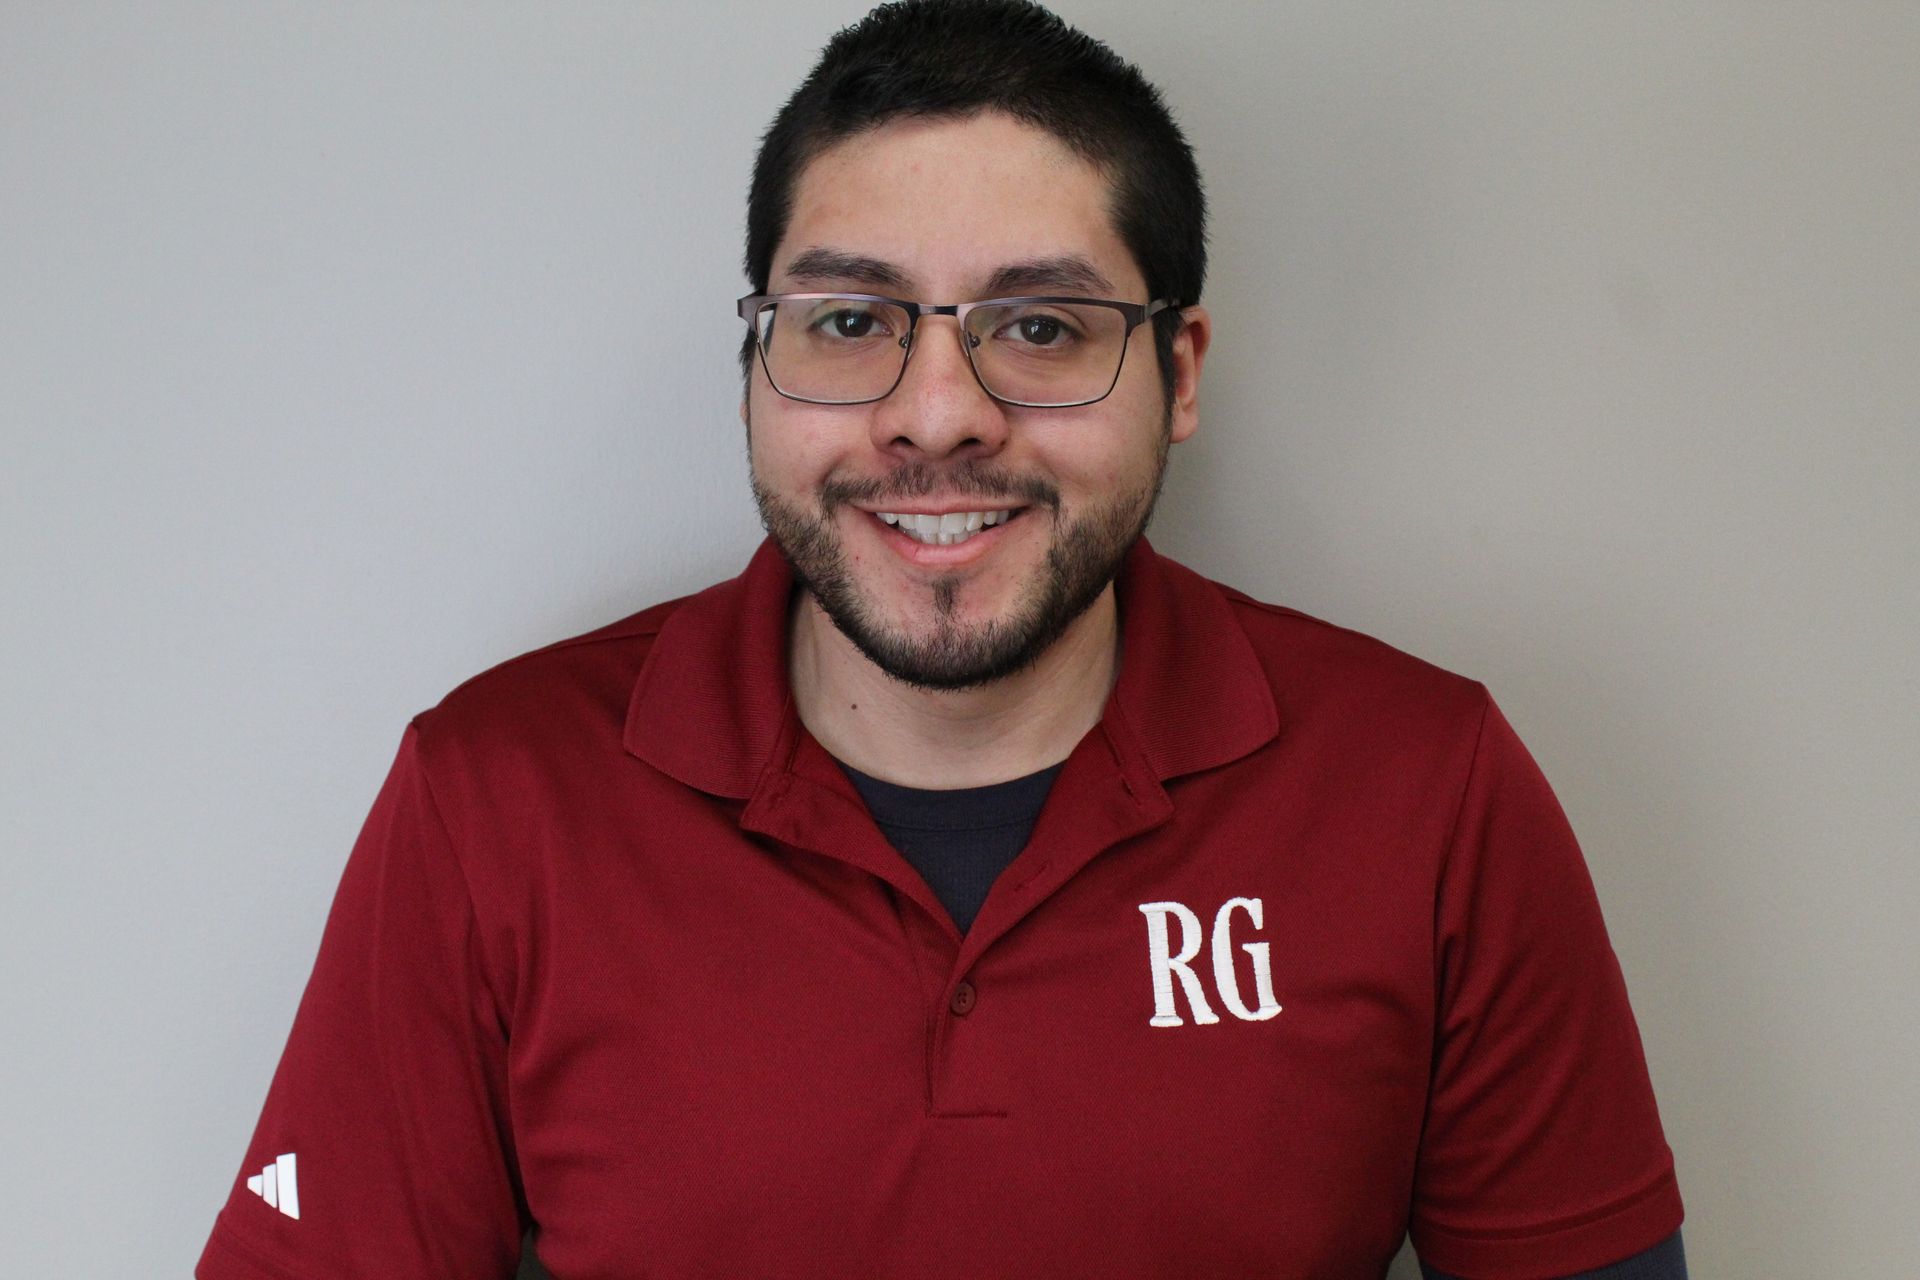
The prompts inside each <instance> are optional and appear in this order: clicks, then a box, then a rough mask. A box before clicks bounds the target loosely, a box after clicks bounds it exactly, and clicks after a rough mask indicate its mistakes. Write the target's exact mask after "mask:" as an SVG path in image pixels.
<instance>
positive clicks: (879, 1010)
mask: <svg viewBox="0 0 1920 1280" xmlns="http://www.w3.org/2000/svg"><path fill="white" fill-rule="evenodd" d="M792 589H793V583H792V577H791V572H790V570H789V569H788V567H787V565H786V563H785V562H784V560H782V558H781V557H780V555H779V553H778V551H777V550H776V549H774V548H773V547H772V545H771V544H764V545H763V546H762V547H761V548H760V550H759V552H758V553H757V554H756V555H755V556H754V558H753V561H752V563H751V564H750V565H749V567H748V569H747V571H746V572H745V573H744V574H743V575H742V576H741V577H739V578H737V579H733V580H730V581H728V582H725V583H721V584H719V585H718V586H715V587H713V588H710V589H708V590H707V591H704V592H701V593H699V594H698V595H695V596H690V597H686V598H684V599H681V600H676V601H671V602H668V603H666V604H662V605H659V606H656V607H654V608H652V609H648V610H646V611H644V612H642V613H639V614H636V615H634V616H633V617H631V618H628V619H625V620H623V621H621V622H618V623H615V624H613V625H611V626H608V627H604V628H601V629H600V630H598V631H594V632H591V633H589V634H587V635H585V636H581V637H576V638H575V639H572V640H569V641H563V642H561V643H559V644H556V645H552V646H549V647H547V648H545V649H542V650H538V651H536V652H534V653H531V654H528V655H524V656H522V657H520V658H518V659H515V660H513V661H511V662H508V663H505V664H502V665H501V666H499V667H496V668H494V669H493V670H491V671H489V672H487V673H485V674H483V675H481V676H478V677H476V678H475V679H473V680H470V681H468V682H467V683H466V684H464V685H462V686H460V688H458V689H456V690H455V691H454V692H453V693H451V694H449V695H448V696H447V698H445V699H444V700H443V701H442V702H441V703H440V704H439V705H438V706H437V707H435V708H433V709H432V710H430V711H426V712H423V713H421V714H420V715H419V716H416V717H415V718H414V720H413V721H412V722H411V724H410V725H409V726H408V728H407V730H406V732H405V733H404V734H403V736H402V740H401V744H400V749H399V754H398V757H397V759H396V760H395V762H394V765H393V768H392V770H391V772H390V773H389V775H388V778H387V781H386V783H385V785H384V786H383V788H382V789H381V792H380V795H379V796H378V798H377V799H376V801H375V803H374V806H373V810H372V813H371V814H370V816H369V818H368V820H367V823H366V826H365V828H364V829H363V831H362V834H361V837H360V839H359V840H358V842H357V843H356V845H355V847H354V850H353V852H352V855H351V857H350V858H349V860H348V864H347V868H346V872H345V874H344V876H343V879H342V882H341V886H340V890H339V893H338V895H337V896H336V899H335V902H334V906H333V910H332V912H331V914H330V916H329V919H328V922H327V927H326V930H325V933H324V936H323V939H322V942H321V947H320V955H319V958H318V960H317V961H316V964H315V968H314V972H313V976H312V978H311V979H310V981H309V983H308V986H307V990H306V993H305V995H304V996H303V998H302V1000H301V1004H300V1007H299V1010H298V1013H297V1014H296V1017H295V1021H294V1026H293V1030H292V1033H291V1036H290V1037H289V1041H288V1045H287V1049H286V1052H285V1054H284V1055H283V1057H282V1060H281V1063H280V1067H279V1069H278V1071H277V1072H276V1074H275V1077H274V1081H273V1084H272V1086H271V1088H270V1089H269V1093H268V1097H267V1102H266V1106H265V1109H264V1111H263V1114H262V1116H261V1119H260V1122H259V1125H258V1128H257V1130H256V1133H255V1136H254V1139H253V1142H252V1144H251V1146H250V1147H249V1149H248V1152H247V1155H246V1158H245V1160H244V1161H243V1162H242V1168H241V1171H240V1175H241V1176H240V1177H239V1178H238V1179H236V1182H235V1185H234V1188H233V1190H232V1193H231V1196H230V1198H229V1200H228V1202H227V1206H226V1208H225V1209H224V1210H223V1211H222V1213H221V1215H220V1218H219V1221H218V1222H217V1224H216V1226H215V1229H214V1232H213V1235H212V1238H211V1239H210V1240H209V1242H208V1245H207V1249H206V1252H205V1254H204V1255H203V1257H202V1259H201V1263H200V1268H199V1271H198V1272H197V1274H198V1275H199V1276H200V1277H202V1280H243V1278H272V1280H309V1278H311V1280H322V1278H326V1280H338V1278H341V1277H361V1276H364V1277H387V1276H399V1275H422V1276H424V1275H436V1276H438V1275H447V1276H456V1275H457V1276H473V1277H484V1276H498V1277H506V1276H509V1275H511V1274H512V1272H513V1268H514V1264H515V1260H516V1259H517V1257H518V1253H519V1244H520V1237H521V1233H522V1230H523V1228H524V1227H525V1226H526V1225H528V1224H534V1225H535V1229H536V1231H537V1242H538V1249H539V1252H540V1255H541V1257H542V1259H543V1261H544V1262H545V1264H546V1266H547V1267H548V1269H549V1270H550V1271H551V1272H552V1274H553V1275H554V1276H556V1277H558V1278H560V1280H589V1278H591V1277H616V1276H617V1277H638V1276H659V1277H681V1276H720V1275H766V1276H792V1277H803V1276H845V1275H855V1274H859V1275H886V1276H893V1275H898V1276H915V1277H931V1278H938V1277H947V1276H952V1277H974V1276H982V1275H1036V1274H1049V1275H1059V1276H1083V1275H1084V1276H1095V1275H1098V1276H1112V1275H1134V1276H1155V1275H1167V1276H1174V1275H1179V1276H1189V1275H1253V1274H1261V1275H1275V1276H1293V1277H1313V1278H1314V1280H1347V1278H1349V1277H1350V1278H1352V1280H1361V1278H1363V1277H1364V1278H1365V1280H1378V1277H1380V1276H1382V1275H1383V1274H1384V1273H1385V1271H1386V1269H1387V1266H1388V1263H1389V1261H1390V1259H1391V1258H1392V1256H1393V1255H1394V1253H1395V1252H1396V1251H1397V1249H1398V1247H1399V1245H1400V1241H1401V1239H1402V1237H1403V1235H1404V1234H1405V1233H1406V1232H1407V1231H1408V1230H1411V1232H1412V1235H1413V1240H1414V1244H1415V1247H1416V1249H1417V1250H1418V1251H1419V1253H1420V1255H1421V1257H1422V1258H1423V1259H1424V1260H1425V1261H1426V1262H1427V1263H1429V1264H1430V1265H1432V1266H1433V1267H1435V1268H1437V1269H1439V1270H1441V1271H1444V1272H1448V1273H1452V1274H1456V1275H1462V1276H1472V1277H1476V1278H1480V1280H1526V1278H1529V1277H1539V1276H1543V1275H1567V1274H1572V1273H1577V1272H1579V1271H1582V1270H1587V1269H1590V1268H1593V1267H1598V1266H1602V1265H1605V1264H1607V1263H1609V1262H1611V1261H1613V1260H1616V1259H1620V1258H1624V1257H1627V1256H1629V1255H1632V1254H1634V1253H1637V1252H1639V1251H1641V1250H1645V1249H1648V1248H1649V1247H1650V1246H1653V1245H1654V1244H1656V1243H1658V1242H1660V1241H1662V1240H1664V1239H1666V1238H1667V1237H1669V1236H1671V1235H1672V1234H1673V1233H1674V1232H1675V1231H1676V1230H1677V1228H1678V1227H1679V1225H1680V1221H1681V1214H1682V1209H1681V1202H1680V1197H1679V1192H1678V1188H1677V1184H1676V1183H1675V1180H1674V1175H1673V1162H1672V1156H1671V1153H1670V1152H1669V1151H1668V1149H1667V1146H1666V1143H1665V1141H1664V1139H1663V1137H1662V1135H1661V1130H1660V1125H1659V1119H1658V1116H1657V1113H1656V1110H1655V1106H1654V1100H1653V1094H1652V1090H1651V1087H1650V1085H1649V1083H1648V1079H1647V1073H1646V1067H1645V1063H1644V1059H1643V1056H1642V1052H1641V1046H1640V1041H1639V1037H1638V1033H1637V1031H1636V1030H1635V1027H1634V1023H1633V1018H1632V1014H1631V1012H1630V1009H1629V1007H1628V1003H1627V998H1626V992H1625V988H1624V985H1623V983H1622V981H1621V977H1620V971H1619V966H1618V964H1617V962H1616V960H1615V958H1614V955H1613V952H1612V950H1611V948H1610V946H1609V945H1608V942H1607V938H1606V933H1605V928H1604V924H1603V921H1602V918H1601V914H1600V910H1599V905H1598V902H1597V900H1596V898H1595V896H1594V893H1593V889H1592V885H1591V882H1590V880H1589V877H1588V874H1587V871H1586V867H1585V864H1584V862H1583V861H1582V859H1581V855H1580V853H1579V850H1578V848H1577V846H1576V844H1575V842H1574V839H1573V836H1572V833H1571V832H1570V831H1569V829H1568V827H1567V824H1566V821H1565V819H1564V817H1563V816H1562V814H1561V811H1560V808H1559V806H1558V804H1557V803H1556V802H1555V801H1554V798H1553V796H1552V793H1551V791H1550V790H1549V789H1548V787H1547V785H1546V782H1545V780H1544V779H1543V778H1542V777H1541V775H1540V773H1539V770H1538V769H1537V768H1536V767H1535V766H1534V764H1533V761H1532V760H1531V759H1530V758H1529V757H1528V755H1527V753H1526V751H1525V749H1524V748H1523V747H1522V746H1521V745H1520V743H1519V741H1518V739H1517V738H1516V737H1515V735H1514V733H1513V731H1512V730H1511V728H1509V727H1508V725H1507V723H1506V721H1505V719H1504V718H1503V717H1502V716H1501V715H1500V713H1499V711H1498V710H1497V708H1495V707H1494V706H1493V704H1492V702H1491V701H1490V700H1489V698H1488V697H1487V694H1486V691H1485V690H1484V689H1483V688H1482V687H1481V686H1479V685H1478V684H1476V683H1474V682H1472V681H1469V680H1465V679H1462V678H1460V677H1457V676H1453V675H1450V674H1448V673H1445V672H1443V671H1440V670H1439V669H1437V668H1435V667H1432V666H1429V665H1427V664H1426V663H1423V662H1420V661H1419V660H1417V659H1414V658H1411V657H1408V656H1407V655H1405V654H1402V653H1399V652H1397V651H1395V650H1393V649H1391V648H1389V647H1388V646H1386V645H1383V644H1380V643H1379V642H1377V641H1374V640H1371V639H1369V638H1367V637H1364V636H1360V635H1357V634H1355V633H1353V632H1350V631H1346V630H1343V629H1341V628H1338V627H1333V626H1330V625H1328V624H1326V623H1323V622H1319V621H1316V620H1314V619H1311V618H1308V617H1305V616H1303V615H1301V614H1298V613H1296V612H1294V611H1292V610H1288V609H1283V608H1278V607H1275V606H1271V605H1266V604H1262V603H1259V602H1257V601H1254V600H1252V599H1250V598H1248V597H1246V596H1245V595H1242V594H1240V593H1238V592H1235V591H1232V590H1231V589H1228V588H1225V587H1222V586H1219V585H1217V584H1215V583H1212V582H1209V581H1207V580H1205V579H1203V578H1201V577H1199V576H1198V575H1196V574H1194V573H1192V572H1191V571H1189V570H1187V569H1185V568H1183V567H1182V566H1180V565H1178V564H1176V563H1174V562H1173V561H1170V560H1168V559H1166V558H1164V557H1161V556H1159V555H1158V554H1157V553H1155V552H1154V550H1153V549H1152V548H1151V546H1149V545H1148V544H1147V543H1146V542H1145V541H1144V540H1142V541H1141V542H1140V543H1139V544H1138V545H1137V546H1136V547H1135V548H1134V550H1133V551H1132V552H1131V553H1130V555H1129V556H1128V559H1127V561H1126V564H1125V567H1124V569H1123V571H1122V574H1121V576H1120V578H1119V580H1118V600H1119V605H1120V617H1121V626H1122V636H1123V645H1122V660H1121V667H1120V672H1119V676H1118V679H1117V681H1116V684H1115V687H1114V690H1113V692H1112V694H1111V696H1110V698H1109V700H1108V702H1107V705H1106V708H1105V712H1104V714H1103V717H1102V719H1101V721H1100V723H1099V724H1098V725H1097V726H1096V727H1095V728H1094V729H1093V730H1092V731H1090V732H1089V733H1088V734H1087V735H1086V737H1085V738H1083V739H1082V740H1081V742H1080V743H1079V744H1078V746H1077V747H1076V748H1075V750H1074V751H1073V753H1072V755H1071V756H1070V757H1069V758H1068V759H1067V761H1066V762H1065V763H1064V765H1063V766H1062V767H1061V769H1060V772H1059V774H1058V776H1057V777H1056V779H1055V781H1054V784H1053V787H1052V790H1051V792H1050V794H1049V795H1048V797H1047V799H1046V803H1045V805H1044V807H1043V808H1042V810H1041V813H1040V817H1039V820H1038V822H1037V823H1036V825H1035V826H1034V829H1033V832H1032V835H1031V838H1030V839H1029V840H1028V841H1027V842H1026V844H1025V847H1024V848H1023V849H1022V850H1021V851H1020V853H1019V854H1018V856H1016V857H1015V858H1014V859H1013V860H1012V862H1011V863H1010V864H1009V865H1008V866H1007V868H1006V870H1005V871H1004V872H1003V873H1002V874H1001V875H1000V876H999V877H998V878H997V879H996V880H995V881H994V882H993V885H992V888H991V891H990V892H989V893H988V894H987V897H986V900H985V902H984V904H983V905H982V907H981V909H980V912H979V915H978V917H977V918H976V919H975V920H974V922H973V925H972V927H971V928H970V929H968V930H966V931H965V933H964V935H963V934H962V932H961V930H960V929H959V928H958V927H957V926H956V925H955V923H954V921H953V919H952V918H951V917H950V916H949V914H948V913H947V912H946V910H945V909H944V908H943V907H942V906H941V904H940V902H939V900H938V899H937V898H936V897H935V895H934V894H933V893H932V892H931V891H930V890H929V888H928V886H927V884H926V882H925V881H924V879H922V877H921V876H919V875H918V874H916V873H915V872H914V870H913V869H912V867H911V866H910V865H909V864H908V862H907V861H906V860H905V859H904V858H903V857H902V856H901V855H900V854H899V853H898V852H897V851H896V850H895V849H894V848H893V847H891V846H890V845H889V844H888V842H887V840H886V839H885V837H884V836H883V835H882V834H881V832H880V831H879V829H878V828H877V827H876V826H875V824H874V821H873V819H872V818H871V817H870V816H869V814H868V812H867V810H866V807H865V806H864V805H863V804H862V802H861V800H860V797H859V795H858V793H857V792H856V790H855V788H854V786H853V784H852V783H851V782H850V781H849V779H848V778H847V776H846V774H845V773H844V772H843V771H842V770H841V769H840V768H839V767H838V766H837V765H836V763H835V762H834V761H833V760H832V758H831V757H829V756H828V755H827V753H826V752H825V751H824V750H823V749H822V748H821V747H820V745H819V744H818V743H817V742H816V741H814V740H813V738H812V737H811V736H810V735H809V734H807V733H806V731H805V729H804V728H803V727H802V726H801V725H800V723H799V720H798V717H797V714H796V712H795V709H794V705H793V700H792V697H791V694H790V691H789V689H788V686H787V678H786V629H787V618H788V604H789V601H790V598H791V592H792ZM295 1153H297V1157H298V1165H297V1167H298V1177H299V1193H298V1194H299V1201H298V1203H299V1217H297V1218H295V1217H292V1216H290V1215H289V1214H287V1213H286V1212H284V1211H283V1210H281V1209H276V1208H275V1207H274V1206H272V1205H270V1204H268V1203H266V1202H265V1200H264V1199H263V1197H262V1196H261V1195H259V1194H257V1193H256V1192H255V1191H254V1189H252V1188H250V1187H249V1186H248V1177H249V1175H256V1177H255V1181H256V1182H257V1181H258V1177H257V1175H260V1174H261V1173H262V1171H263V1169H264V1168H265V1167H266V1166H271V1165H273V1164H274V1163H275V1162H276V1161H277V1160H279V1159H280V1158H281V1157H282V1156H285V1155H293V1154H295ZM286 1167H288V1168H291V1167H292V1164H291V1162H288V1164H287V1166H286Z"/></svg>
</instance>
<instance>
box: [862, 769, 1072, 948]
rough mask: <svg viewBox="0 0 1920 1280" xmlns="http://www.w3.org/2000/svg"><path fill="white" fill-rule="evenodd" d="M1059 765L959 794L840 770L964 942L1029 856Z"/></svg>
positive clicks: (971, 788)
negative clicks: (1012, 870) (1013, 866)
mask: <svg viewBox="0 0 1920 1280" xmlns="http://www.w3.org/2000/svg"><path fill="white" fill-rule="evenodd" d="M1065 763H1066V761H1064V760H1063V761H1061V762H1060V764H1065ZM1060 764H1056V765H1053V766H1051V767H1050V768H1046V769H1042V770H1040V772H1038V773H1030V774H1028V775H1027V776H1026V777H1024V778H1015V779H1014V780H1013V781H1011V782H995V783H992V784H990V785H988V786H984V787H963V788H961V789H959V790H957V791H926V790H922V789H921V788H919V787H903V786H900V785H899V784H898V783H893V782H882V781H881V780H880V779H878V778H874V777H869V776H868V775H866V774H864V773H861V772H860V771H859V770H858V769H855V768H854V767H853V766H851V765H849V764H846V763H844V762H843V763H842V764H841V765H840V767H841V769H843V770H845V772H846V775H847V778H848V780H849V781H851V782H852V783H853V786H854V790H856V791H858V792H859V793H860V798H861V799H862V800H865V801H866V802H867V812H869V813H871V814H872V815H873V821H874V823H875V825H877V826H878V827H879V828H880V831H881V833H882V834H884V835H885V836H886V837H887V840H888V841H889V842H890V843H891V844H892V845H893V847H894V848H896V849H898V850H899V851H900V854H901V856H902V857H904V858H906V860H907V861H908V862H910V863H912V864H913V869H914V870H915V871H918V872H919V873H920V878H921V879H922V880H925V881H926V882H927V888H929V889H931V890H933V896H934V897H936V898H938V899H940V903H941V905H942V906H944V907H946V909H947V914H948V915H950V916H952V917H953V922H954V924H956V925H958V926H959V928H960V932H961V933H963V934H964V933H965V932H966V931H967V930H968V929H970V928H972V927H973V918H974V917H975V916H977V915H979V914H980V906H981V904H982V903H984V902H985V901H986V900H987V890H989V889H991V888H993V882H994V881H995V880H996V879H998V878H999V876H1000V873H1001V872H1002V871H1005V870H1006V869H1007V864H1008V863H1010V862H1012V861H1013V860H1014V859H1015V858H1016V857H1018V856H1019V854H1020V850H1022V849H1024V848H1026V845H1027V837H1028V836H1029V835H1031V834H1032V833H1033V824H1034V823H1035V822H1037V821H1039V819H1040V808H1041V806H1042V805H1044V804H1046V802H1047V792H1048V791H1050V790H1052V789H1053V779H1054V777H1055V776H1056V775H1057V774H1058V773H1059V772H1060Z"/></svg>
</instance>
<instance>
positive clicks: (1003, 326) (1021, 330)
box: [993, 305, 1087, 353]
mask: <svg viewBox="0 0 1920 1280" xmlns="http://www.w3.org/2000/svg"><path fill="white" fill-rule="evenodd" d="M993 338H995V342H1002V344H1006V345H1010V347H1021V349H1025V351H1029V353H1037V351H1064V349H1068V347H1073V345H1077V344H1079V342H1083V340H1085V338H1087V328H1085V324H1081V322H1079V317H1077V315H1073V313H1071V311H1069V309H1062V307H1052V305H1048V307H1031V305H1029V307H1020V309H1010V311H1008V313H1002V319H1000V320H998V324H995V328H993Z"/></svg>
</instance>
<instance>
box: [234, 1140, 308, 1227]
mask: <svg viewBox="0 0 1920 1280" xmlns="http://www.w3.org/2000/svg"><path fill="white" fill-rule="evenodd" d="M247 1190H249V1191H251V1192H253V1194H255V1195H257V1196H259V1197H260V1198H261V1199H262V1200H265V1201H266V1202H267V1203H268V1204H270V1205H272V1206H273V1207H274V1208H276V1209H278V1210H279V1211H280V1212H282V1213H284V1214H286V1215H287V1216H288V1217H289V1218H297V1217H299V1216H300V1183H299V1182H298V1181H297V1180H296V1179H295V1177H294V1171H293V1152H291V1151H289V1152H287V1154H285V1155H283V1156H278V1157H276V1158H275V1159H274V1162H273V1163H272V1164H270V1165H268V1166H267V1167H266V1168H264V1169H262V1170H261V1171H260V1172H258V1173H256V1174H254V1175H253V1176H252V1177H250V1178H248V1179H247Z"/></svg>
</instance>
